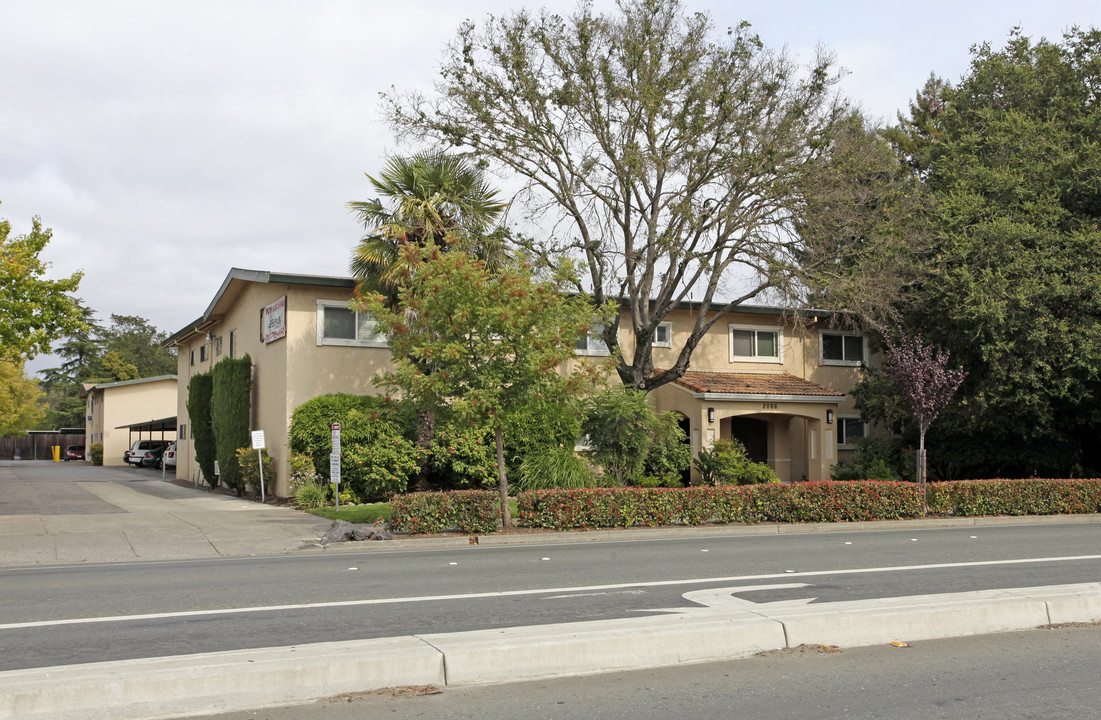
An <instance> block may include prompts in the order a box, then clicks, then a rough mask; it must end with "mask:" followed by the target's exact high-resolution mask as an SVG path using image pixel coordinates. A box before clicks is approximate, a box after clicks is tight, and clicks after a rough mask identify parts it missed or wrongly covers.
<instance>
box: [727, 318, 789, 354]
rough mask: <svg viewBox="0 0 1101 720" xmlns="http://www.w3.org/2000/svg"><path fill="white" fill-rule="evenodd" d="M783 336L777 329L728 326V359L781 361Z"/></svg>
mask: <svg viewBox="0 0 1101 720" xmlns="http://www.w3.org/2000/svg"><path fill="white" fill-rule="evenodd" d="M783 339H784V336H783V334H782V333H781V332H780V331H779V330H764V329H760V328H755V327H752V326H746V325H731V326H730V361H731V362H734V361H749V362H774V363H778V362H780V361H781V359H782V357H781V349H782V345H783Z"/></svg>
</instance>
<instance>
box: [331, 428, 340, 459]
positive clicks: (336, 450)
mask: <svg viewBox="0 0 1101 720" xmlns="http://www.w3.org/2000/svg"><path fill="white" fill-rule="evenodd" d="M332 429H333V450H332V452H333V454H334V455H339V454H340V423H333V424H332Z"/></svg>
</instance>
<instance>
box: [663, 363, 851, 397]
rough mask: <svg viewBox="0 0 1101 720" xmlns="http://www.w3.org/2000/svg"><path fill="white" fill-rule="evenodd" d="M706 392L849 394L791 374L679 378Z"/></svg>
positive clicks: (690, 373) (682, 383)
mask: <svg viewBox="0 0 1101 720" xmlns="http://www.w3.org/2000/svg"><path fill="white" fill-rule="evenodd" d="M675 382H676V383H677V384H678V385H680V386H682V387H685V388H688V389H689V390H691V391H693V392H696V393H704V394H705V395H752V396H755V397H758V396H762V395H776V396H780V397H808V398H809V397H817V398H838V399H841V398H844V397H845V393H841V392H837V391H836V390H834V389H832V388H828V387H825V386H823V385H819V384H817V383H812V382H811V381H809V380H804V379H803V378H799V377H795V376H794V375H790V374H788V373H731V372H701V371H694V370H689V371H688V372H686V373H684V376H683V377H680V378H678V379H677V380H676V381H675Z"/></svg>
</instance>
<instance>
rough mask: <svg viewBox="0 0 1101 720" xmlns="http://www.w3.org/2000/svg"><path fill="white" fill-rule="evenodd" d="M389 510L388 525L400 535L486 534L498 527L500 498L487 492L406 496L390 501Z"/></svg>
mask: <svg viewBox="0 0 1101 720" xmlns="http://www.w3.org/2000/svg"><path fill="white" fill-rule="evenodd" d="M390 510H391V512H392V515H391V517H390V526H391V527H392V528H393V529H394V530H398V531H401V532H409V533H414V534H417V533H442V532H448V531H452V530H458V531H459V532H461V533H463V534H464V535H476V534H481V535H485V534H488V533H493V532H497V527H498V525H500V522H501V496H500V495H498V494H497V493H496V492H493V491H490V490H452V491H449V492H417V493H409V494H408V495H395V496H393V497H392V498H390Z"/></svg>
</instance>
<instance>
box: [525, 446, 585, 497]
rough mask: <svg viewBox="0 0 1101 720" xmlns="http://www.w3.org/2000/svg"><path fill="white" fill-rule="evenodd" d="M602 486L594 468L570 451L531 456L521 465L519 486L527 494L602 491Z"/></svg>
mask: <svg viewBox="0 0 1101 720" xmlns="http://www.w3.org/2000/svg"><path fill="white" fill-rule="evenodd" d="M600 484H601V483H600V480H599V479H598V478H597V477H596V473H594V472H593V469H592V467H590V466H589V464H588V463H586V462H585V461H584V460H583V459H581V458H579V457H578V456H577V453H576V452H574V451H573V448H568V447H548V448H542V449H540V450H537V451H535V452H533V453H531V454H530V455H528V456H527V457H526V458H524V462H523V463H521V464H520V475H519V477H518V478H517V480H516V486H517V487H518V488H520V489H524V490H535V489H537V488H580V487H599V486H600Z"/></svg>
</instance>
